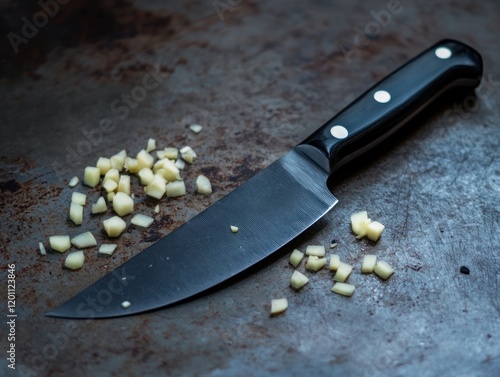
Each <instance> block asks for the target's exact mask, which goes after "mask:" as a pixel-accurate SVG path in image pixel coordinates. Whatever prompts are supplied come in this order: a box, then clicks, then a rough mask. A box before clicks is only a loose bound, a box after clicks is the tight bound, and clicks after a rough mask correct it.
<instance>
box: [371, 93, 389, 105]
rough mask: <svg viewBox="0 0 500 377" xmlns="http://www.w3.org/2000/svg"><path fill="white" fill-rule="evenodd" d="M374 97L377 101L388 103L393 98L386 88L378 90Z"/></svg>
mask: <svg viewBox="0 0 500 377" xmlns="http://www.w3.org/2000/svg"><path fill="white" fill-rule="evenodd" d="M373 98H375V101H377V102H379V103H387V102H389V101H390V100H391V95H390V93H389V92H386V91H385V90H377V91H376V92H375V94H374V95H373Z"/></svg>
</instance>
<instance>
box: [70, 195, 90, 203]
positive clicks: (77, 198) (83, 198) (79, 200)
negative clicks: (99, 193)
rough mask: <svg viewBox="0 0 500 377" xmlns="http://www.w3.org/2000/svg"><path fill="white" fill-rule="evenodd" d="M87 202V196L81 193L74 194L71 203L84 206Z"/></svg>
mask: <svg viewBox="0 0 500 377" xmlns="http://www.w3.org/2000/svg"><path fill="white" fill-rule="evenodd" d="M86 202H87V195H85V194H83V193H81V192H73V194H71V203H76V204H80V205H82V206H84V205H85V204H86Z"/></svg>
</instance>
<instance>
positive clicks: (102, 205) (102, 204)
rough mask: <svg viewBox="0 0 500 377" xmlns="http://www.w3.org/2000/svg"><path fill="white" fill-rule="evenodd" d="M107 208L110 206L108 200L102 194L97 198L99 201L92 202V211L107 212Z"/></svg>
mask: <svg viewBox="0 0 500 377" xmlns="http://www.w3.org/2000/svg"><path fill="white" fill-rule="evenodd" d="M107 209H108V208H107V206H106V201H105V200H104V198H103V197H102V196H100V197H99V199H97V202H95V203H94V204H92V213H93V214H96V213H104V212H106V210H107Z"/></svg>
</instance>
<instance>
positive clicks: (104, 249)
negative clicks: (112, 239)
mask: <svg viewBox="0 0 500 377" xmlns="http://www.w3.org/2000/svg"><path fill="white" fill-rule="evenodd" d="M117 246H118V245H117V244H115V243H104V244H102V245H101V246H100V247H99V253H100V254H106V255H112V254H113V253H114V252H115V250H116V248H117Z"/></svg>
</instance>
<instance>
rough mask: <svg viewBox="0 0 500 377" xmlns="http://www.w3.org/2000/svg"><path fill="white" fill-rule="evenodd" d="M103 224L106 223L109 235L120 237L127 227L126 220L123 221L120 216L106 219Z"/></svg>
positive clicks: (105, 227)
mask: <svg viewBox="0 0 500 377" xmlns="http://www.w3.org/2000/svg"><path fill="white" fill-rule="evenodd" d="M102 224H103V225H104V230H105V231H106V233H107V234H108V236H109V237H118V236H119V235H120V234H122V233H123V231H124V230H125V228H126V227H127V224H126V223H125V221H123V219H122V218H121V217H119V216H114V217H111V218H109V219H107V220H104V221H103V222H102Z"/></svg>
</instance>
